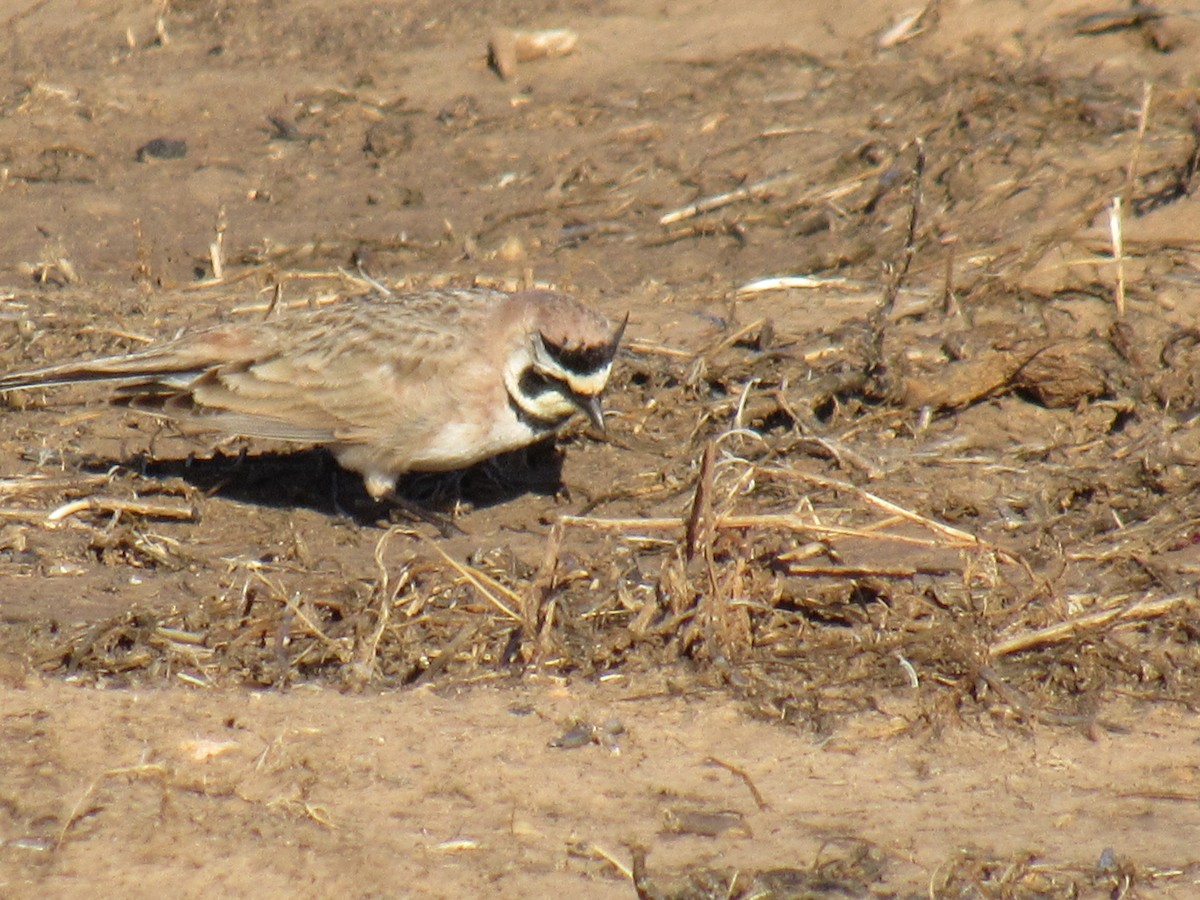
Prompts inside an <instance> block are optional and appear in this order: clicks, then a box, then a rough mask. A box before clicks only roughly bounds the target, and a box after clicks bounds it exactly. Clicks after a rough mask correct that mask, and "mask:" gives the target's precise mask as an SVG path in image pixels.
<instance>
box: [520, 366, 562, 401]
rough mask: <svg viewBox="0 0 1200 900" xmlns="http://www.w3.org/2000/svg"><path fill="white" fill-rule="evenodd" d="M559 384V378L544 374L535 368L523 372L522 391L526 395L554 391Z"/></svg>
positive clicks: (535, 395) (533, 395)
mask: <svg viewBox="0 0 1200 900" xmlns="http://www.w3.org/2000/svg"><path fill="white" fill-rule="evenodd" d="M558 386H559V382H558V381H557V379H554V378H551V377H550V376H549V375H543V374H542V373H541V372H537V371H534V370H533V369H531V368H530V369H526V370H525V371H524V372H522V373H521V382H520V388H521V393H522V394H524V395H525V396H526V397H537V396H538V395H540V394H544V393H546V392H547V391H552V390H554V389H555V388H556V387H558Z"/></svg>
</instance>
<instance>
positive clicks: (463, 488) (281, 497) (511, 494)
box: [82, 440, 563, 525]
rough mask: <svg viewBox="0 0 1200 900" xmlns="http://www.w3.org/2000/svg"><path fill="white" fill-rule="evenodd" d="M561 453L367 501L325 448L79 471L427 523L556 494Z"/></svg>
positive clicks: (486, 465)
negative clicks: (118, 472) (408, 516)
mask: <svg viewBox="0 0 1200 900" xmlns="http://www.w3.org/2000/svg"><path fill="white" fill-rule="evenodd" d="M562 465H563V453H562V451H561V450H560V449H559V448H558V447H557V446H556V444H555V442H554V441H553V440H546V441H542V442H540V443H537V444H534V445H532V446H529V447H525V448H523V449H521V450H514V451H512V452H510V453H504V454H501V455H499V456H496V457H493V458H492V459H489V460H485V461H484V462H481V463H478V464H476V465H474V466H470V467H469V468H466V469H461V470H457V471H453V472H410V473H408V474H406V475H403V476H401V478H400V480H399V482H398V484H397V485H396V498H395V500H394V501H391V500H387V499H384V500H375V499H374V498H372V497H371V496H370V495H369V494H368V493H367V491H366V488H365V487H364V486H363V481H362V478H361V477H360V476H358V475H357V474H355V473H354V472H349V471H347V470H345V469H343V468H342V467H341V466H339V465H338V464H337V461H336V460H335V459H334V458H333V456H332V454H330V453H329V452H328V451H326V450H323V449H320V448H314V449H308V450H297V451H292V452H273V451H268V452H263V453H244V454H239V455H234V456H230V455H225V454H221V453H219V452H218V453H215V454H214V455H212V456H210V457H205V458H199V457H194V456H188V457H185V458H170V459H159V458H152V457H150V456H148V455H137V456H134V457H131V458H128V459H125V460H113V459H98V458H94V457H93V458H90V459H86V460H84V461H83V463H82V468H83V469H84V471H89V472H108V471H111V470H112V469H113V467H114V466H119V467H121V468H124V469H128V470H130V471H134V472H137V473H138V474H139V475H141V476H143V477H145V478H150V479H161V480H167V479H172V478H178V479H180V480H181V481H184V482H185V483H187V484H189V485H191V486H192V487H194V488H196V489H197V490H198V491H200V492H202V493H203V494H205V495H206V496H210V497H223V498H225V499H228V500H235V501H237V502H240V503H246V504H251V505H254V506H263V507H272V508H281V509H295V508H303V509H311V510H314V511H316V512H320V513H324V514H327V515H338V516H346V517H349V518H351V519H353V520H354V521H355V522H357V523H358V524H362V525H367V524H374V523H377V522H378V521H380V520H381V519H384V520H387V519H390V518H393V517H395V516H396V515H397V514H401V515H403V514H405V513H412V512H414V511H416V513H417V515H418V516H420V513H421V511H426V512H428V513H429V514H430V521H434V522H435V523H436V522H437V519H438V518H439V517H448V516H450V515H452V514H453V513H454V512H455V511H457V510H459V509H461V508H462V507H463V506H464V505H465V506H468V507H469V508H472V509H486V508H488V507H491V506H498V505H500V504H502V503H507V502H509V501H511V500H514V499H516V498H517V497H520V496H523V495H525V494H538V495H542V496H550V497H553V496H556V495H557V494H559V492H561V491H562V490H563V483H562Z"/></svg>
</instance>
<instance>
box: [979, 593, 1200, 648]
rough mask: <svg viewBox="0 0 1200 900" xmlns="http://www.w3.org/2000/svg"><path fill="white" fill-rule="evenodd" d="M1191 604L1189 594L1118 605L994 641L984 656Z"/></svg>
mask: <svg viewBox="0 0 1200 900" xmlns="http://www.w3.org/2000/svg"><path fill="white" fill-rule="evenodd" d="M1194 601H1195V598H1194V597H1193V596H1192V595H1190V594H1175V595H1174V596H1171V597H1160V598H1159V599H1157V600H1136V601H1134V602H1132V603H1125V604H1122V605H1121V606H1110V607H1108V608H1107V609H1098V610H1095V611H1093V612H1089V613H1084V614H1083V615H1079V616H1075V617H1074V618H1071V619H1067V620H1066V621H1063V622H1058V623H1057V624H1055V625H1048V626H1047V627H1045V628H1037V629H1035V630H1033V631H1027V632H1025V633H1024V634H1018V635H1015V636H1013V637H1010V638H1007V639H1006V640H1003V641H998V642H997V643H995V644H992V645H991V646H990V647H989V648H988V656H990V657H991V658H993V659H995V658H997V657H1000V656H1011V655H1012V654H1013V653H1020V652H1021V651H1022V650H1029V649H1032V648H1033V647H1040V646H1043V645H1045V644H1059V643H1062V642H1063V641H1065V640H1069V639H1070V638H1071V637H1073V636H1074V635H1075V634H1077V633H1078V632H1080V631H1085V630H1087V629H1090V628H1099V627H1100V626H1102V625H1107V624H1108V623H1110V622H1114V621H1121V622H1130V621H1139V620H1142V619H1153V618H1155V617H1156V616H1161V615H1162V614H1163V613H1167V612H1170V611H1171V610H1172V609H1174V608H1175V607H1176V606H1179V605H1181V604H1183V605H1187V604H1190V603H1193V602H1194Z"/></svg>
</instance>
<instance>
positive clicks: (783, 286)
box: [737, 275, 853, 294]
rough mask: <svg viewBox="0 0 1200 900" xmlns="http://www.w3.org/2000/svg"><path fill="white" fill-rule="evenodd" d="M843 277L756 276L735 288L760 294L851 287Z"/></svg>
mask: <svg viewBox="0 0 1200 900" xmlns="http://www.w3.org/2000/svg"><path fill="white" fill-rule="evenodd" d="M852 286H853V285H851V283H850V282H849V281H847V280H846V279H845V278H820V277H818V276H816V275H780V276H778V277H775V278H756V279H755V280H754V281H748V282H746V283H745V284H743V285H742V286H741V287H740V288H738V289H737V292H738V293H739V294H762V293H766V292H767V291H787V290H792V289H795V288H828V287H852Z"/></svg>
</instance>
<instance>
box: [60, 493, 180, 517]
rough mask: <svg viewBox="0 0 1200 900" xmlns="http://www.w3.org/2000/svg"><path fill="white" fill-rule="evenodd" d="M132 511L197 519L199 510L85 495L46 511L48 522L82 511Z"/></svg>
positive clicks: (143, 514)
mask: <svg viewBox="0 0 1200 900" xmlns="http://www.w3.org/2000/svg"><path fill="white" fill-rule="evenodd" d="M85 511H90V512H103V513H114V512H119V513H131V514H133V515H137V516H151V517H152V518H156V519H179V520H181V521H188V522H191V521H195V520H196V518H197V517H198V516H199V511H198V510H197V509H196V507H195V506H191V505H189V506H186V507H185V506H178V505H174V504H170V505H168V504H166V503H143V502H141V501H140V500H120V499H118V498H116V497H85V498H84V499H82V500H72V501H71V502H70V503H64V504H63V505H62V506H60V507H58V508H57V509H53V510H51V511H50V512H48V513H46V521H47V522H60V521H62V520H63V519H65V518H67V517H68V516H73V515H75V514H76V513H80V512H85Z"/></svg>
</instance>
